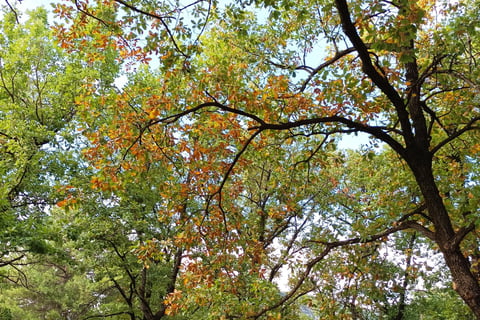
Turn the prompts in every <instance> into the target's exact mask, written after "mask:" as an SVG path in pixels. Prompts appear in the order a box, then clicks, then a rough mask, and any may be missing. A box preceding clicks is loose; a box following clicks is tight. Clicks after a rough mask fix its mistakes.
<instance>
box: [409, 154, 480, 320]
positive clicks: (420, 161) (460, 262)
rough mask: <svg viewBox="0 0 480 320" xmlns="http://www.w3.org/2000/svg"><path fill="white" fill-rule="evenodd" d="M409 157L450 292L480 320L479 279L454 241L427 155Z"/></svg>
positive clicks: (457, 242) (455, 240)
mask: <svg viewBox="0 0 480 320" xmlns="http://www.w3.org/2000/svg"><path fill="white" fill-rule="evenodd" d="M410 155H412V157H410V159H409V160H410V161H407V162H409V165H410V168H411V169H412V171H413V173H414V175H415V179H416V181H417V183H418V185H419V187H420V190H421V192H422V195H423V197H424V200H425V205H426V207H427V210H428V215H429V217H430V218H431V220H432V223H433V225H434V228H435V230H434V233H435V242H436V243H437V245H438V246H439V249H440V251H441V252H442V254H443V257H444V259H445V262H446V264H447V266H448V268H449V269H450V272H451V275H452V280H453V288H454V289H455V291H456V292H457V293H458V294H459V295H460V297H462V299H463V300H464V301H465V303H466V304H467V305H468V306H469V307H470V309H471V310H472V311H473V313H474V314H475V316H476V317H477V319H479V320H480V285H479V282H478V280H479V279H477V277H476V276H475V274H474V273H473V272H472V270H471V266H470V262H469V261H468V258H466V257H465V256H464V255H463V253H462V251H461V249H460V244H459V241H458V239H457V237H455V235H456V233H455V231H454V229H453V226H452V223H451V220H450V217H449V215H448V212H447V209H446V207H445V205H444V203H443V199H442V197H441V195H440V192H439V190H438V187H437V185H436V182H435V179H434V176H433V170H432V162H431V158H430V156H429V155H424V156H423V157H422V156H421V153H419V152H418V151H417V152H414V153H410Z"/></svg>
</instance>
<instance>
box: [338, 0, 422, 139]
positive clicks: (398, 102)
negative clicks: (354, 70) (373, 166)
mask: <svg viewBox="0 0 480 320" xmlns="http://www.w3.org/2000/svg"><path fill="white" fill-rule="evenodd" d="M335 6H336V7H337V10H338V12H339V15H340V20H341V22H342V27H343V31H344V32H345V34H346V35H347V37H348V38H349V39H350V41H351V42H352V44H353V46H354V47H355V49H356V51H357V52H358V55H359V57H360V59H361V61H362V65H363V71H364V72H365V74H366V75H367V76H368V77H369V78H370V79H371V80H372V81H373V83H374V84H375V85H376V86H377V87H378V88H379V89H380V90H381V91H382V92H383V93H384V94H385V95H386V96H387V97H388V99H389V100H390V101H391V102H392V104H393V105H394V107H395V110H396V112H397V115H398V119H399V121H400V125H401V127H402V131H403V135H404V139H405V143H406V144H407V146H408V145H410V144H411V143H413V141H414V137H413V131H412V127H411V124H410V121H409V116H408V112H407V110H406V105H405V103H404V102H403V99H402V98H401V97H400V95H399V94H398V92H397V91H396V90H395V89H394V88H393V87H392V85H391V84H390V83H389V82H388V79H387V78H385V77H384V76H383V75H382V74H380V73H379V72H378V71H377V70H376V69H375V66H374V65H373V63H372V60H371V59H370V53H369V52H368V47H367V46H366V44H365V43H364V42H363V40H362V39H361V38H360V36H359V35H358V32H357V30H356V28H355V25H354V24H353V22H352V20H351V18H350V12H349V9H348V5H347V2H346V0H335Z"/></svg>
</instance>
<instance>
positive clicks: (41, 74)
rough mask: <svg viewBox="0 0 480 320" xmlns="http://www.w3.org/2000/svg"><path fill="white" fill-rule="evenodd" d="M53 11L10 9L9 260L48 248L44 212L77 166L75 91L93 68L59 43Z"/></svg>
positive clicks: (5, 195)
mask: <svg viewBox="0 0 480 320" xmlns="http://www.w3.org/2000/svg"><path fill="white" fill-rule="evenodd" d="M46 16H47V13H46V11H45V10H40V9H39V10H36V11H32V12H30V14H29V18H28V20H27V21H26V22H25V23H24V24H17V22H16V19H15V15H14V14H13V13H12V12H10V11H8V10H6V11H3V13H2V22H1V24H0V29H1V30H2V35H1V36H0V101H1V106H0V142H1V146H0V172H1V175H0V176H1V179H2V180H1V187H0V212H1V218H0V221H1V222H0V226H1V230H2V233H1V243H2V248H1V249H0V250H1V257H2V258H1V261H2V262H1V265H2V266H4V265H6V264H9V263H10V262H11V263H14V262H18V261H19V260H20V259H21V257H22V255H23V254H24V252H25V251H26V250H30V251H36V252H39V253H41V252H45V251H46V250H47V247H48V246H47V245H46V243H45V241H44V239H46V238H48V235H47V234H48V232H47V231H46V229H47V227H46V226H45V225H44V224H43V218H44V217H45V215H46V210H47V208H48V207H49V206H52V205H54V204H55V203H56V202H57V201H59V199H60V197H59V196H58V195H57V194H56V193H55V192H52V191H53V190H52V189H53V188H54V186H55V185H56V184H60V181H61V183H62V184H63V183H64V181H66V180H65V176H66V175H67V172H68V171H72V172H73V171H74V170H75V165H74V162H73V161H72V156H71V155H70V154H69V152H68V151H65V152H64V153H62V154H59V153H57V152H54V149H55V150H58V149H62V148H65V147H66V146H67V145H68V143H69V141H71V139H72V137H73V135H71V134H70V133H68V132H67V131H66V130H65V129H66V127H68V125H69V123H70V121H71V120H72V119H73V116H74V114H75V96H76V95H77V94H79V92H80V91H81V83H82V81H83V80H84V79H85V77H86V75H87V74H88V73H87V71H85V70H84V69H83V68H82V66H81V65H80V63H79V62H78V60H77V62H75V60H74V58H73V57H68V58H67V57H66V56H64V55H62V53H61V52H60V50H59V49H58V48H57V47H56V46H55V45H54V44H53V39H52V33H51V31H50V30H48V28H47V24H46Z"/></svg>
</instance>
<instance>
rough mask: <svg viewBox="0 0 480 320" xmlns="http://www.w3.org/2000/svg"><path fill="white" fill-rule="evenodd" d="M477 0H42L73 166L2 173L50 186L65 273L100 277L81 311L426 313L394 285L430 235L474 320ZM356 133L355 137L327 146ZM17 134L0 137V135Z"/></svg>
mask: <svg viewBox="0 0 480 320" xmlns="http://www.w3.org/2000/svg"><path fill="white" fill-rule="evenodd" d="M479 7H480V6H478V4H477V3H475V1H473V0H468V1H459V2H456V3H450V2H445V3H438V2H434V1H419V2H411V1H403V0H400V1H376V0H372V1H370V0H368V1H348V2H347V1H345V0H336V1H334V2H331V1H310V0H303V1H289V0H285V1H262V0H259V1H237V2H232V3H227V4H225V3H220V2H217V1H194V2H191V3H187V4H184V3H181V2H172V3H170V2H157V1H129V2H126V1H122V0H112V1H81V0H78V1H64V2H59V3H58V4H57V5H56V6H55V9H54V12H55V13H56V14H57V16H58V17H59V20H57V21H56V23H55V24H54V26H53V29H54V31H55V32H56V36H57V41H58V44H59V45H60V47H61V48H63V49H64V50H65V51H66V52H67V53H68V55H67V57H72V59H73V58H75V59H81V61H82V62H81V66H82V67H84V70H82V71H81V72H80V71H79V72H77V73H74V74H72V75H70V76H69V78H68V79H77V80H81V81H82V84H83V85H82V86H81V87H80V88H81V89H79V90H76V91H73V92H70V91H69V92H70V93H71V94H72V95H71V97H73V100H72V101H74V105H75V108H74V110H75V112H78V115H79V117H78V118H77V119H76V122H75V129H77V130H78V131H77V132H78V134H81V135H82V137H83V139H84V140H81V141H82V143H83V144H82V145H80V144H77V145H75V146H74V148H75V149H76V150H78V149H80V148H81V149H82V156H83V157H82V158H80V157H77V158H74V159H73V158H71V157H70V158H69V159H70V160H76V161H78V162H77V165H78V168H81V170H80V169H78V171H76V172H71V171H68V170H66V168H74V167H75V164H74V165H73V166H67V165H64V164H63V162H62V165H59V168H61V169H62V170H63V171H62V170H60V172H61V174H60V175H59V174H53V173H51V176H52V178H50V179H47V181H48V183H47V185H42V184H38V185H37V184H36V183H35V179H38V178H39V176H38V175H37V176H35V175H31V179H32V180H31V182H29V183H28V184H26V182H27V181H30V180H28V179H27V180H22V182H23V181H25V185H22V187H23V188H26V187H29V186H31V191H30V192H27V194H28V195H29V196H30V195H32V196H33V195H34V194H35V192H38V191H41V190H44V188H46V187H48V186H50V185H51V183H50V181H55V182H56V183H58V184H60V183H63V182H65V185H64V188H63V189H61V190H62V193H61V195H62V196H63V197H64V199H63V200H61V201H59V202H58V206H59V207H60V209H58V208H57V209H58V210H63V213H62V214H65V215H66V216H68V217H69V218H68V219H66V221H64V222H63V223H64V224H63V226H62V227H61V228H60V230H61V233H62V234H63V236H64V237H65V239H70V240H71V241H72V242H73V243H72V250H74V251H75V252H76V254H79V255H81V256H83V258H82V259H85V261H87V260H88V257H89V256H90V257H92V256H94V257H95V261H91V265H90V266H89V268H88V271H87V270H84V271H81V272H80V273H79V274H78V275H80V274H83V275H86V274H88V272H90V275H92V274H93V279H94V281H93V282H94V283H95V284H96V285H100V287H102V284H103V285H105V286H106V287H105V288H112V289H113V290H108V294H107V293H105V299H104V300H103V301H102V303H101V305H100V307H99V308H100V309H97V310H95V311H96V312H97V313H98V314H102V315H105V316H106V315H107V314H117V313H118V314H122V316H123V315H124V316H125V317H130V319H134V318H135V317H138V316H141V317H143V318H145V319H161V318H164V317H167V318H168V317H179V318H186V319H188V318H190V317H192V318H195V317H196V318H198V317H200V318H205V319H232V318H240V319H280V318H283V319H288V318H298V317H299V312H301V310H302V307H303V308H305V305H306V306H307V307H308V308H309V310H310V311H311V312H312V313H314V314H316V316H318V317H321V318H325V319H328V318H331V319H339V318H340V319H341V318H357V319H361V318H380V319H381V318H391V319H402V318H408V317H414V316H415V315H414V313H415V312H417V313H418V312H420V313H423V315H425V316H426V317H427V316H431V317H433V315H430V309H425V310H423V311H421V310H418V303H422V302H425V303H428V304H429V305H435V303H436V302H438V300H439V299H440V298H439V297H442V296H443V295H445V294H447V295H448V299H449V301H452V303H454V302H453V301H454V299H453V298H452V297H451V296H449V295H450V293H451V291H448V290H447V291H442V290H437V291H436V290H435V289H431V291H430V293H431V294H432V297H431V299H430V297H429V296H428V295H427V296H422V294H421V293H415V291H416V290H417V288H418V286H419V283H421V282H422V281H427V280H426V279H428V277H432V279H431V281H433V282H435V281H439V278H438V277H437V276H436V275H435V274H433V275H432V273H433V271H432V270H431V266H430V265H429V264H428V262H425V261H422V259H424V258H425V257H429V255H431V254H432V252H439V253H440V254H441V255H442V257H443V259H444V261H445V266H446V267H445V268H447V269H448V270H449V271H450V272H451V279H452V287H453V289H454V290H455V291H456V292H457V293H458V294H459V296H460V297H461V298H462V299H463V301H464V302H465V303H466V305H467V306H468V307H469V309H470V310H471V311H472V313H473V314H475V316H476V317H477V318H479V319H480V285H479V275H480V272H479V271H478V264H479V261H480V260H479V257H480V254H479V252H478V230H477V229H478V221H477V220H478V219H477V216H478V199H479V197H478V195H479V192H480V191H479V190H480V189H479V183H478V161H477V158H478V153H479V151H480V148H479V145H480V139H479V138H480V136H479V134H478V129H479V127H478V122H479V120H480V116H479V110H480V109H479V101H478V88H479V85H480V84H479V72H480V71H478V68H476V63H477V60H478V55H479V49H480V48H479V44H478V43H479V42H478V41H479V36H478V31H479V30H478V27H477V26H478V19H479V18H478V17H479V14H478V13H479V12H478V8H479ZM10 20H11V23H13V21H14V19H13V17H11V18H10ZM12 29H15V28H12ZM17 56H21V55H19V54H18V53H16V54H15V55H14V57H17ZM119 64H122V67H121V68H120V67H119ZM54 66H57V64H54ZM90 68H93V70H95V72H93V71H88V70H91V69H90ZM2 70H3V69H2ZM5 70H8V68H6V69H5ZM82 72H83V73H82ZM84 72H92V73H88V74H85V73H84ZM13 73H14V72H13ZM26 79H27V80H28V77H27V78H26ZM56 79H61V77H58V78H56ZM119 79H122V83H121V85H119V86H118V87H114V86H111V85H110V84H111V83H112V82H113V81H114V80H117V81H119ZM27 80H24V81H23V82H21V83H25V81H27ZM27 82H28V81H27ZM47 83H51V82H48V81H47ZM117 83H118V82H117ZM68 87H69V88H71V87H72V86H71V85H69V86H68ZM4 88H5V92H6V94H7V96H6V97H7V98H8V97H9V95H8V93H9V90H8V89H9V88H10V87H8V86H7V85H5V84H4ZM12 97H13V96H12V95H11V94H10V98H12ZM52 97H57V95H52ZM52 99H53V98H52ZM10 100H12V99H10ZM54 102H56V101H54ZM52 105H56V104H53V102H52ZM58 105H60V104H58ZM9 108H12V107H9ZM37 109H38V108H37ZM12 110H13V109H12ZM69 110H71V109H69ZM5 114H7V113H5ZM12 114H15V115H18V112H12ZM61 114H62V113H61V112H53V113H52V119H56V118H55V117H54V116H59V115H61ZM53 115H54V116H53ZM32 117H34V118H33V120H35V121H37V122H38V121H40V120H41V117H39V116H38V114H32ZM35 117H36V118H35ZM33 120H32V121H33ZM52 121H53V120H52ZM56 121H57V123H58V126H59V128H58V129H57V127H55V125H53V124H52V127H48V126H47V129H48V130H47V132H46V133H45V132H36V131H29V132H28V133H29V134H34V136H38V135H40V136H42V135H45V134H47V133H48V134H50V136H49V137H50V138H49V139H47V140H41V141H45V142H44V143H43V144H41V145H50V144H51V143H52V141H54V139H53V138H52V135H53V137H55V135H56V134H57V135H58V133H59V132H62V130H64V128H65V130H66V129H67V127H66V123H67V122H69V121H70V118H68V117H67V118H66V116H65V115H63V116H61V117H60V118H59V119H57V120H56ZM40 122H41V121H40ZM53 122H55V121H53ZM12 123H14V122H12ZM19 123H20V124H19V125H16V128H19V129H20V128H22V125H21V123H22V122H21V121H19ZM5 126H6V125H5ZM10 127H11V125H10ZM23 127H24V128H25V127H26V126H23ZM71 129H72V128H68V130H71ZM67 132H72V131H67ZM26 133H27V132H26V130H25V129H23V131H22V134H23V135H25V136H26V138H25V139H27V138H28V137H29V136H28V135H26ZM357 134H366V135H368V138H369V143H368V144H365V145H364V146H362V147H360V148H357V149H356V150H350V151H348V150H338V149H337V143H338V141H339V140H340V139H342V138H343V137H346V136H347V135H357ZM23 135H20V134H16V135H14V134H13V132H12V133H8V132H6V135H5V134H4V135H2V139H4V140H5V139H7V140H8V141H9V143H10V144H12V147H9V148H10V149H12V148H13V145H14V142H15V141H16V140H15V139H14V138H10V137H14V136H22V137H23ZM29 139H30V141H32V139H31V137H30V138H29ZM20 146H21V147H22V148H23V147H26V149H25V150H26V151H21V150H23V149H22V148H21V147H20ZM60 147H61V144H57V145H56V149H55V148H54V150H55V151H60V150H61V148H60ZM10 149H8V150H10ZM17 149H19V150H20V151H18V152H20V153H19V154H22V152H24V153H25V156H23V159H24V160H23V162H21V163H20V164H21V165H20V166H14V165H13V162H10V163H9V162H6V164H5V165H3V164H2V166H3V167H4V168H5V170H4V173H5V174H4V175H3V176H5V178H4V179H5V182H6V184H5V188H6V189H5V192H6V193H5V194H10V193H12V194H14V195H15V196H17V199H23V198H22V197H20V198H18V195H19V193H18V190H19V189H18V188H17V187H16V186H15V185H13V186H12V185H11V184H12V181H16V180H15V179H16V177H18V176H20V177H22V176H23V175H22V172H27V171H25V170H23V171H22V169H21V168H23V167H22V165H23V166H24V167H25V166H26V164H27V163H29V161H30V160H32V159H34V158H32V157H33V156H32V157H28V156H26V155H28V154H29V153H27V151H28V152H30V151H32V150H33V151H35V152H33V153H32V154H34V155H37V153H38V152H39V151H43V150H42V148H41V146H37V147H36V148H35V139H33V143H32V142H30V145H29V144H21V145H19V146H17ZM8 150H7V151H8ZM12 150H13V149H12ZM45 151H48V149H47V150H45ZM9 152H11V151H9ZM46 153H48V152H46ZM53 153H54V152H52V154H53ZM58 153H61V152H58ZM6 154H8V152H7V153H6ZM55 154H57V152H55ZM61 154H65V153H61ZM5 157H8V156H5ZM67 157H68V156H67ZM27 160H28V161H27ZM37 162H38V161H36V159H35V161H34V162H33V163H34V164H36V163H37ZM60 162H61V161H60ZM33 168H34V169H35V168H37V169H38V168H40V167H36V166H33ZM19 170H20V171H19ZM28 172H30V171H28ZM42 172H49V171H48V170H44V171H42ZM64 175H65V176H70V177H71V179H70V181H68V182H67V181H66V180H67V179H63V177H64ZM59 176H61V177H62V178H61V179H59V178H53V177H59ZM49 177H50V176H49ZM22 179H23V178H22ZM55 179H57V180H55ZM17 180H18V179H17ZM9 183H10V184H9ZM46 189H48V188H46ZM11 190H15V191H11ZM25 190H30V189H29V188H26V189H25ZM50 196H51V194H50V193H48V192H47V191H46V192H45V194H44V195H41V196H39V198H42V199H43V198H48V199H50ZM4 203H5V204H8V205H9V206H11V204H12V203H13V202H12V200H11V199H8V201H4ZM9 209H10V207H9ZM9 212H14V211H12V210H10V211H9ZM40 212H41V211H40ZM52 212H53V211H52ZM12 217H15V215H12ZM69 219H70V220H71V221H70V220H69ZM26 221H28V219H27V220H26ZM55 221H56V220H55ZM37 225H41V224H35V226H37ZM16 238H18V237H16ZM36 243H37V244H38V242H36ZM31 247H33V246H31ZM40 248H41V246H40ZM37 251H42V250H37ZM72 252H73V251H72ZM443 270H444V269H442V271H443ZM82 272H83V273H82ZM34 274H35V272H34V271H32V276H34ZM282 274H288V285H289V288H288V290H287V291H286V292H283V293H281V292H280V290H279V289H278V282H279V281H281V280H280V279H281V278H282ZM429 281H430V280H429ZM84 285H86V284H84ZM93 290H98V288H97V289H93ZM409 297H413V300H412V301H409ZM450 298H452V300H450ZM102 308H104V309H102ZM444 310H445V309H441V310H440V309H438V310H437V316H438V317H442V316H448V314H442V313H444ZM445 312H447V311H445Z"/></svg>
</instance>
